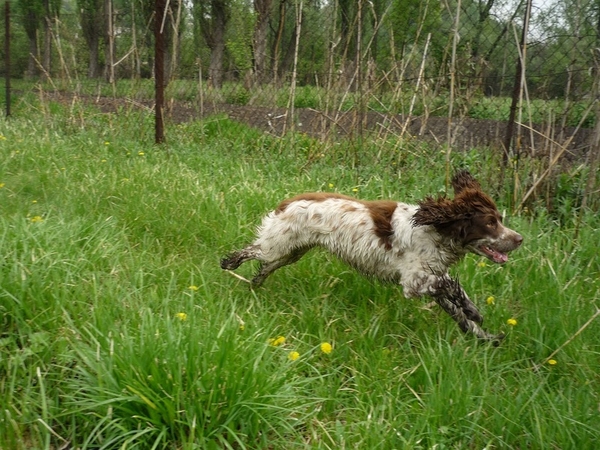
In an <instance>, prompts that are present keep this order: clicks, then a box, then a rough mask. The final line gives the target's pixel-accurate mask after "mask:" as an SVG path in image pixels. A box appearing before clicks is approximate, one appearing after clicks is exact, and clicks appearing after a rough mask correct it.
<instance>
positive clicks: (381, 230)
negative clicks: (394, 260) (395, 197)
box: [364, 200, 398, 250]
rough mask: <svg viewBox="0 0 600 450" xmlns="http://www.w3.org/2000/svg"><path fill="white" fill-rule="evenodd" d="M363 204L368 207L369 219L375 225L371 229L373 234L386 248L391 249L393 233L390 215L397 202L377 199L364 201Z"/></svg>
mask: <svg viewBox="0 0 600 450" xmlns="http://www.w3.org/2000/svg"><path fill="white" fill-rule="evenodd" d="M364 205H365V206H366V207H367V208H368V209H369V213H370V214H371V219H373V224H374V225H375V228H374V229H373V231H374V232H375V235H376V236H377V237H378V238H379V240H380V241H381V244H382V245H383V246H384V248H385V249H386V250H391V249H392V236H393V235H394V228H393V227H392V216H393V215H394V211H396V208H397V207H398V203H397V202H393V201H390V200H378V201H372V202H364Z"/></svg>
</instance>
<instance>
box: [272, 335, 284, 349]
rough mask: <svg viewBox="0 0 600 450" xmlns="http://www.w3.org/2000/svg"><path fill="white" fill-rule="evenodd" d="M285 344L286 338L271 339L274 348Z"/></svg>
mask: <svg viewBox="0 0 600 450" xmlns="http://www.w3.org/2000/svg"><path fill="white" fill-rule="evenodd" d="M284 343H285V336H277V337H276V338H271V339H269V344H270V345H272V346H273V347H279V346H280V345H283V344H284Z"/></svg>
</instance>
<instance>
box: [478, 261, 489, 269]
mask: <svg viewBox="0 0 600 450" xmlns="http://www.w3.org/2000/svg"><path fill="white" fill-rule="evenodd" d="M485 266H487V264H486V263H485V261H479V262H478V263H477V267H479V268H480V269H483V268H484V267H485Z"/></svg>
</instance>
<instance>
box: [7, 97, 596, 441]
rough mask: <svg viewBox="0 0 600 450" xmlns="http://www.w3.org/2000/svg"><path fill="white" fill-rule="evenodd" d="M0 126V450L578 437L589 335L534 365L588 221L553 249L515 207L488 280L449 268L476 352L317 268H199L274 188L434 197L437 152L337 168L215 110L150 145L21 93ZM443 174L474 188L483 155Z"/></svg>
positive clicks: (320, 258) (272, 201)
mask: <svg viewBox="0 0 600 450" xmlns="http://www.w3.org/2000/svg"><path fill="white" fill-rule="evenodd" d="M49 111H51V112H52V113H51V114H50V113H49ZM1 133H2V136H1V137H0V153H1V159H0V183H1V185H2V187H1V188H0V212H1V214H0V314H1V316H0V317H1V319H0V320H1V322H0V324H1V327H2V328H1V331H0V333H1V334H0V405H1V408H0V448H7V449H9V448H10V449H26V448H61V447H63V448H66V447H67V446H71V447H72V448H131V447H134V448H143V449H147V448H189V449H192V448H248V449H254V448H268V449H290V448H323V449H326V448H365V449H367V448H368V449H371V448H382V449H391V448H411V449H412V448H434V447H435V448H564V449H567V448H573V449H586V448H589V449H592V448H594V447H595V446H596V445H597V442H598V440H599V438H600V432H599V431H598V430H599V429H600V418H599V416H598V405H599V404H600V389H599V382H600V378H599V375H598V367H600V344H599V342H598V339H597V336H598V335H599V332H600V325H599V323H598V321H595V322H592V324H591V325H590V326H589V327H587V328H586V329H585V330H583V331H582V332H581V334H580V335H578V336H577V337H576V338H575V339H573V340H572V341H571V342H570V343H569V344H568V345H566V346H565V347H564V348H563V349H562V350H561V351H560V352H559V353H558V354H557V355H556V356H554V357H553V362H555V364H553V365H552V364H548V363H544V361H545V359H546V358H547V357H548V356H549V355H550V354H551V353H552V352H553V351H554V350H555V349H557V348H558V347H559V346H561V345H562V344H563V343H564V342H566V341H567V340H568V339H570V338H571V337H572V336H574V335H575V333H577V331H578V330H579V329H580V328H581V327H582V325H583V324H584V323H585V322H586V321H587V320H588V319H589V318H590V317H591V316H592V315H593V314H594V312H595V311H596V309H597V308H598V307H599V306H600V301H599V298H600V295H599V294H598V292H599V291H600V290H599V287H600V286H599V285H600V282H599V281H598V272H599V269H600V262H599V259H598V257H597V254H596V253H597V245H596V243H597V242H599V240H600V231H598V230H599V229H600V221H599V219H598V218H597V217H596V216H595V215H594V214H592V213H590V214H587V215H585V220H584V225H583V226H582V228H581V230H580V232H579V238H578V239H577V240H574V239H573V231H574V226H575V223H576V217H572V220H570V219H569V217H568V214H569V211H566V212H565V213H564V214H563V216H562V217H561V220H560V221H558V220H555V219H554V218H553V217H551V216H549V215H548V214H546V213H545V212H544V211H543V210H541V209H540V210H537V211H531V209H530V211H529V212H527V213H523V214H522V215H519V216H515V217H510V225H511V226H512V227H514V228H516V229H518V230H519V231H520V232H522V233H523V235H524V236H525V244H524V246H523V247H522V248H521V249H519V250H518V251H516V252H514V253H513V254H512V255H511V260H510V261H509V262H508V264H506V265H505V266H493V265H491V264H490V263H486V262H484V261H483V260H481V259H480V258H478V257H473V256H470V257H467V258H466V259H465V261H463V262H462V263H461V264H460V265H459V266H458V267H457V268H456V270H455V272H454V274H455V275H457V276H459V277H460V279H461V282H462V284H463V285H464V286H465V288H466V290H467V291H468V292H469V293H470V294H471V295H472V297H473V298H474V300H476V302H477V303H478V304H479V305H480V307H481V310H482V312H483V313H484V315H485V317H486V322H485V326H486V327H487V328H488V329H489V330H490V331H493V332H497V331H505V332H507V335H508V336H507V339H506V340H505V341H504V342H503V343H502V345H501V346H500V347H498V348H493V347H490V346H487V345H482V344H479V343H477V342H476V341H474V340H473V339H471V338H469V337H466V336H463V335H462V334H461V333H460V331H459V330H458V327H456V325H455V324H454V323H453V322H452V320H451V319H450V318H448V317H446V316H445V315H444V314H443V313H440V311H438V310H437V309H436V308H435V307H432V306H431V305H429V304H428V303H427V301H422V302H421V301H407V300H405V299H404V298H403V297H402V292H401V289H400V288H398V287H395V286H390V285H385V284H381V283H378V282H376V281H373V280H368V279H365V278H363V277H361V276H360V275H358V274H356V273H354V272H353V271H350V270H349V269H348V268H347V267H346V266H344V265H343V264H341V263H340V262H339V261H337V260H335V259H334V258H333V257H331V256H329V255H325V254H323V253H319V252H314V253H313V254H311V255H307V257H305V258H304V259H303V260H301V261H300V262H299V263H298V264H296V265H294V266H290V267H287V268H284V269H282V270H280V271H278V272H277V273H276V274H274V275H273V276H272V277H271V278H269V280H268V281H267V282H266V283H265V286H264V287H263V288H261V289H260V290H257V291H250V290H249V289H248V288H247V286H246V285H245V283H243V282H242V281H241V280H239V279H238V278H235V277H233V276H231V275H229V274H228V273H226V272H223V271H221V269H220V268H219V259H220V258H221V257H222V256H223V255H225V254H226V253H227V252H229V251H231V250H233V249H236V248H239V247H240V246H241V245H244V244H245V243H247V242H248V241H249V240H250V239H251V237H252V233H253V230H254V227H255V226H256V224H257V223H258V221H259V220H260V217H261V215H262V214H263V213H264V212H265V211H267V210H268V209H269V208H272V207H274V206H275V205H276V204H277V202H278V201H279V200H281V199H282V198H283V197H285V196H287V195H291V194H293V193H297V192H300V191H306V190H331V191H337V192H342V193H347V194H351V195H355V196H359V197H362V198H381V197H393V198H402V199H407V200H409V201H416V200H417V199H419V198H421V197H422V196H424V195H427V194H434V195H435V194H437V193H439V192H443V190H444V160H445V155H443V154H441V153H440V151H439V149H435V148H429V147H426V146H420V145H414V144H410V147H409V146H408V143H407V144H406V145H400V147H399V150H397V151H396V150H394V149H397V148H398V146H397V143H390V145H389V150H387V153H386V151H385V150H384V151H382V150H381V149H382V145H381V143H377V146H376V147H375V146H374V147H372V148H371V147H370V146H371V145H374V144H372V143H369V142H365V144H364V147H363V148H361V149H360V158H359V163H360V164H359V168H358V169H357V167H356V166H355V167H350V166H349V165H348V164H347V161H348V158H347V157H346V156H347V150H346V148H345V147H344V145H339V146H335V145H325V144H322V143H319V142H316V141H312V140H309V139H307V138H301V137H298V138H294V139H290V140H289V141H285V140H283V141H282V140H277V139H274V138H270V137H268V136H265V135H262V134H259V133H258V132H256V131H253V130H249V129H246V128H244V127H242V126H241V125H238V124H234V123H232V122H230V121H229V120H227V119H226V118H224V117H214V118H212V119H210V120H207V121H205V122H201V123H189V124H184V125H178V126H173V127H171V128H170V129H169V130H168V135H169V144H168V146H167V147H165V148H159V147H154V146H153V145H151V144H150V142H149V140H150V139H151V136H152V123H151V121H150V120H149V119H148V118H147V117H145V116H143V115H133V114H130V115H126V116H114V115H110V116H109V115H102V114H99V113H98V112H97V111H94V110H90V109H86V108H81V109H77V112H76V113H75V112H74V109H73V108H72V107H68V106H67V107H65V106H60V105H57V104H38V103H36V101H35V99H31V101H30V102H29V103H27V104H26V103H23V104H22V105H20V107H19V108H16V110H15V116H14V117H12V118H11V119H10V120H4V121H3V128H2V131H1ZM146 137H147V138H146ZM374 148H376V149H377V152H376V151H373V149H374ZM453 158H454V159H453V163H454V164H455V165H456V166H462V165H468V166H469V167H470V168H471V169H472V171H473V172H474V173H476V174H478V175H479V176H480V179H481V181H482V184H483V185H484V186H486V187H491V185H492V184H493V180H494V179H495V175H496V169H495V166H494V162H495V160H494V157H493V156H489V155H485V154H483V153H476V152H472V153H470V154H460V153H456V154H454V155H453ZM498 198H499V206H500V208H501V209H503V208H504V207H505V205H504V204H503V202H504V200H505V199H504V198H503V196H498ZM253 270H254V268H253V267H246V266H244V267H242V268H241V269H240V270H239V271H238V272H239V274H240V275H241V276H244V277H250V276H251V274H252V272H253ZM486 299H487V301H486ZM511 318H512V319H516V321H517V323H516V325H514V326H511V325H508V324H507V320H508V319H511ZM279 336H282V337H285V340H282V339H279V340H276V338H278V337H279ZM282 341H283V342H282ZM324 342H327V343H330V344H331V345H332V347H333V349H332V351H331V353H324V352H323V351H322V350H321V347H320V345H321V343H324ZM293 352H295V353H293ZM539 364H541V367H539V368H537V365H539Z"/></svg>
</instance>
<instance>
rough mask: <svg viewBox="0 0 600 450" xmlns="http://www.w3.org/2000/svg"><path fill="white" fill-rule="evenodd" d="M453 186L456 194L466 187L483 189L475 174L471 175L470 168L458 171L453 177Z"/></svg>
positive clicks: (477, 189)
mask: <svg viewBox="0 0 600 450" xmlns="http://www.w3.org/2000/svg"><path fill="white" fill-rule="evenodd" d="M452 187H453V188H454V195H455V196H457V195H458V194H460V193H461V192H462V191H464V190H466V189H473V190H476V191H481V185H480V184H479V182H478V181H477V180H476V179H475V178H473V175H471V173H470V172H469V171H468V170H461V171H459V172H456V174H455V175H454V176H453V177H452Z"/></svg>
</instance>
